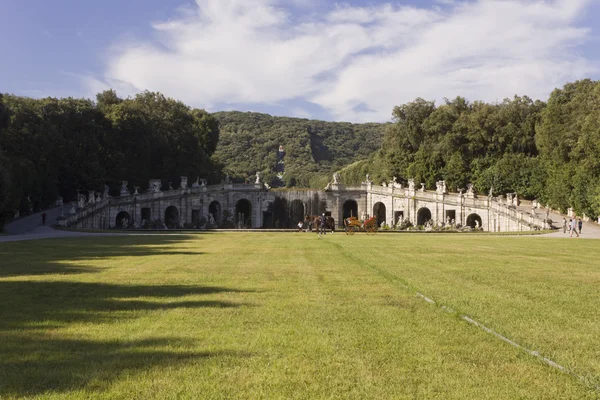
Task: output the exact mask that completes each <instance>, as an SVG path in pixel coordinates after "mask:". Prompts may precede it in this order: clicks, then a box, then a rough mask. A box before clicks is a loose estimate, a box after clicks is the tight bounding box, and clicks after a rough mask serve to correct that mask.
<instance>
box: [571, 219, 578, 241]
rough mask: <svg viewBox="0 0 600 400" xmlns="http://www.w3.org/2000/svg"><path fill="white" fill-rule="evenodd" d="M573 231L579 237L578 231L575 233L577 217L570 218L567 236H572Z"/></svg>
mask: <svg viewBox="0 0 600 400" xmlns="http://www.w3.org/2000/svg"><path fill="white" fill-rule="evenodd" d="M573 232H575V235H577V237H579V233H577V218H572V219H571V235H570V236H569V237H573Z"/></svg>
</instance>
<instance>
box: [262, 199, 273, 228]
mask: <svg viewBox="0 0 600 400" xmlns="http://www.w3.org/2000/svg"><path fill="white" fill-rule="evenodd" d="M262 227H263V228H266V229H272V228H273V227H275V218H274V217H273V203H272V202H269V203H268V205H267V209H266V210H265V211H263V226H262Z"/></svg>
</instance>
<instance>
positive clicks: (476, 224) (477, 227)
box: [475, 220, 479, 229]
mask: <svg viewBox="0 0 600 400" xmlns="http://www.w3.org/2000/svg"><path fill="white" fill-rule="evenodd" d="M475 229H479V221H478V220H475Z"/></svg>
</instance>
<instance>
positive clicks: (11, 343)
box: [0, 334, 251, 398]
mask: <svg viewBox="0 0 600 400" xmlns="http://www.w3.org/2000/svg"><path fill="white" fill-rule="evenodd" d="M0 339H1V340H2V343H1V344H0V351H1V353H0V354H1V355H2V357H1V358H0V398H3V397H5V396H10V397H13V396H14V397H24V396H35V395H40V394H50V393H55V394H56V393H57V394H67V393H68V392H72V391H76V390H81V389H85V391H86V395H85V397H88V396H92V395H93V394H94V393H95V394H96V395H99V394H100V393H99V391H102V390H105V389H107V388H108V387H109V386H110V385H111V384H112V383H113V382H114V381H116V380H118V379H119V378H122V377H123V376H126V375H128V374H133V373H136V372H138V371H148V370H150V369H152V368H156V367H159V368H165V367H170V366H176V365H180V364H184V363H194V364H198V363H202V362H206V360H207V359H209V358H226V359H227V360H228V361H227V362H229V363H231V364H232V363H235V360H236V358H242V357H249V356H251V355H250V354H246V353H242V352H232V351H217V352H201V351H185V350H182V349H189V348H193V347H194V343H193V342H192V341H189V340H181V339H150V340H139V341H86V340H61V339H52V338H47V337H40V336H39V335H28V336H20V337H16V336H8V337H6V336H5V335H2V334H0ZM142 382H143V381H142ZM130 394H131V393H130ZM131 395H132V394H131Z"/></svg>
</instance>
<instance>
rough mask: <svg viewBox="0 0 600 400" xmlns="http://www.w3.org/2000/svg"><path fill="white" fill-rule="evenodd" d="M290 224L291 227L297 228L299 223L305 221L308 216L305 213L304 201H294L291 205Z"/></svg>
mask: <svg viewBox="0 0 600 400" xmlns="http://www.w3.org/2000/svg"><path fill="white" fill-rule="evenodd" d="M289 215H290V218H289V224H290V225H291V226H290V227H294V228H295V227H297V224H298V222H299V221H304V217H305V216H306V215H305V213H304V203H303V202H302V200H292V202H291V203H290V210H289Z"/></svg>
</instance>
